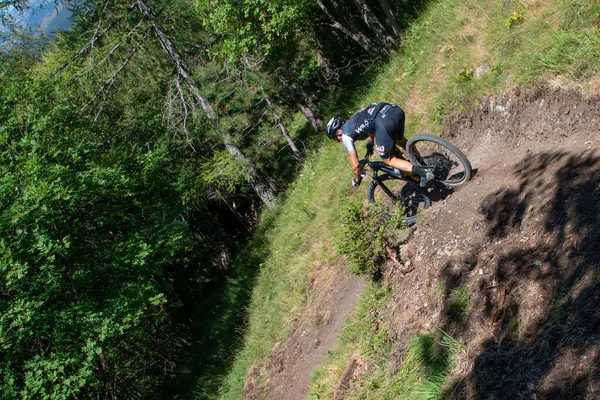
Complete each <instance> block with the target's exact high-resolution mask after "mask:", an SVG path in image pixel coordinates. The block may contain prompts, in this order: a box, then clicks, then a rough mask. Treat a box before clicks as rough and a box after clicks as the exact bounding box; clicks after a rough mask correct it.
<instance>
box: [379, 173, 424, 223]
mask: <svg viewBox="0 0 600 400" xmlns="http://www.w3.org/2000/svg"><path fill="white" fill-rule="evenodd" d="M368 199H369V203H373V204H376V205H377V206H378V207H380V208H381V211H382V212H383V214H384V215H385V216H386V217H388V218H391V217H393V216H394V215H399V214H401V215H402V222H403V223H404V224H406V225H408V226H410V225H413V224H414V223H416V222H417V214H418V213H419V212H420V211H422V210H424V209H426V208H429V207H431V199H430V198H429V196H428V195H427V194H426V193H425V191H423V189H421V188H420V187H419V186H418V185H416V184H414V183H412V182H407V181H405V180H402V179H398V178H397V177H395V176H392V175H381V176H379V177H377V179H376V180H373V181H372V182H371V185H370V186H369V192H368Z"/></svg>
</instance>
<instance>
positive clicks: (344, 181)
mask: <svg viewBox="0 0 600 400" xmlns="http://www.w3.org/2000/svg"><path fill="white" fill-rule="evenodd" d="M599 15H600V3H598V2H593V1H592V2H590V1H586V0H555V1H547V2H546V1H541V0H528V1H511V2H504V1H503V2H498V1H492V0H465V1H460V2H458V1H452V0H439V1H434V2H432V3H431V4H430V6H429V7H428V9H427V10H426V11H425V12H424V13H423V14H422V16H421V17H420V18H419V19H418V20H417V21H416V22H415V23H414V24H413V25H412V26H411V27H410V28H409V29H408V31H407V32H405V34H404V37H403V39H402V41H401V43H400V46H399V48H398V50H397V51H396V52H395V53H394V54H393V56H392V58H391V60H390V61H389V63H388V64H386V65H385V66H380V68H381V73H380V74H379V75H377V76H376V77H375V78H374V79H373V80H372V82H370V83H369V85H368V86H366V87H368V89H364V87H363V89H360V90H361V92H358V91H357V92H356V93H355V95H354V96H353V97H352V98H350V99H348V101H347V102H346V103H345V104H344V107H343V109H339V110H333V111H331V110H330V111H331V112H332V113H335V114H337V115H341V116H345V117H348V116H350V115H351V114H352V112H353V111H354V110H356V109H357V108H359V107H360V106H362V105H364V104H367V103H370V102H374V101H388V102H392V103H396V104H398V105H400V106H402V108H404V110H405V111H406V114H407V129H406V132H407V136H411V135H414V134H417V133H420V132H423V131H428V132H430V133H439V131H440V129H441V127H442V125H443V123H444V121H445V119H446V118H448V117H449V116H451V115H454V114H459V113H461V112H464V111H466V110H467V109H469V108H470V107H473V106H476V105H478V102H479V101H480V99H481V98H482V97H483V96H484V95H488V94H489V95H493V94H501V93H503V92H505V91H508V90H509V89H510V88H512V87H513V86H514V85H522V86H525V87H531V86H533V85H535V84H536V83H537V82H539V80H540V79H548V80H553V81H554V82H562V83H563V84H565V85H576V86H578V87H581V88H587V87H589V86H590V80H591V78H592V77H593V76H594V74H598V71H599V70H600V33H599V26H600V17H599ZM485 66H487V68H486V70H487V72H486V73H485V74H483V75H481V76H478V72H477V71H478V69H479V68H480V67H485ZM327 117H329V115H328V116H327ZM323 142H324V141H323ZM313 143H314V142H313ZM347 164H348V161H347V157H346V156H345V154H344V152H343V150H342V149H341V148H340V147H339V146H337V145H336V144H327V145H325V146H322V147H321V149H320V150H319V151H318V152H316V153H315V154H314V155H313V156H311V157H309V159H308V161H307V163H306V165H305V166H304V168H303V169H302V170H301V173H300V174H299V176H298V179H297V181H296V182H295V184H294V185H293V187H292V188H291V189H290V191H289V192H288V195H287V196H288V197H287V199H286V200H285V203H284V204H281V205H280V208H279V209H278V210H277V211H276V212H275V213H274V214H271V215H266V216H265V217H266V218H267V219H270V221H271V224H272V225H271V228H269V230H268V232H267V233H266V234H265V236H264V238H263V239H261V240H265V241H267V243H268V249H269V250H268V252H267V253H268V255H267V256H266V258H265V260H264V261H263V263H262V265H261V272H260V274H259V276H258V278H257V280H256V283H255V285H254V289H253V292H252V302H251V304H250V306H249V309H248V324H247V329H246V332H245V335H244V343H243V345H242V346H241V349H240V351H239V353H238V354H237V356H236V358H235V360H234V365H233V368H232V370H231V372H230V374H229V376H228V377H227V379H226V381H225V382H224V384H223V386H222V389H221V397H222V398H224V399H238V398H242V397H243V395H244V381H245V378H246V376H247V374H248V372H249V370H250V369H251V368H252V366H253V365H256V364H257V363H258V362H260V361H261V360H263V359H264V357H265V356H267V355H268V354H270V352H271V351H272V349H273V346H274V345H275V343H277V342H278V341H282V340H284V339H285V337H286V334H287V333H288V330H287V329H286V327H287V326H288V322H289V319H290V318H292V317H293V316H294V315H295V314H297V313H299V312H301V309H302V307H303V305H305V304H306V302H307V290H306V287H307V282H308V279H309V277H310V276H311V274H315V273H316V271H319V273H327V268H323V266H324V265H328V266H330V268H332V267H333V266H339V263H341V261H340V259H339V256H338V253H337V250H336V248H335V247H336V245H335V242H334V241H333V239H332V235H334V234H336V233H339V229H340V220H339V216H340V214H339V207H340V205H341V204H343V203H344V202H346V201H348V198H349V197H353V196H354V197H355V198H357V199H362V198H364V196H365V195H366V188H365V187H360V188H358V189H354V188H350V185H349V182H350V179H351V174H350V172H349V168H348V165H347ZM257 240H258V239H257ZM389 293H390V289H389V288H383V287H379V286H377V285H373V286H372V287H371V288H369V289H368V290H367V294H366V295H365V297H364V299H362V300H361V302H360V303H359V307H358V310H357V311H356V313H355V314H354V315H353V317H352V318H351V320H350V321H349V322H348V324H347V325H346V327H345V329H344V332H343V334H342V338H341V341H340V343H341V344H340V346H339V347H338V349H336V350H335V351H333V352H331V353H330V358H329V360H328V362H327V363H325V364H324V365H323V366H321V367H319V368H318V369H317V370H316V371H315V373H314V374H313V377H312V383H311V396H312V398H330V397H331V395H332V394H333V391H334V390H335V388H336V386H337V385H338V384H339V382H340V380H341V377H342V374H343V372H344V369H345V367H346V365H347V364H348V360H349V359H350V358H351V357H354V358H358V359H360V360H361V361H362V362H364V363H366V364H369V365H372V366H373V367H372V368H370V369H367V372H365V374H364V375H362V376H361V377H359V378H358V380H357V381H356V382H354V386H353V388H354V389H353V390H354V391H353V392H351V393H348V394H347V397H346V398H349V399H354V398H377V399H386V398H390V399H391V398H394V399H395V398H405V399H429V398H439V395H440V393H441V388H442V387H443V384H444V382H445V380H446V379H447V377H448V376H449V375H450V374H451V373H452V368H453V366H454V361H453V360H454V356H455V355H456V354H457V353H458V352H460V349H461V345H460V344H459V343H458V342H457V341H456V340H454V339H453V338H451V337H449V336H448V335H447V334H445V333H444V332H435V333H431V334H425V335H423V334H421V335H417V336H415V337H414V338H413V339H412V340H411V342H410V347H409V351H408V353H407V355H406V359H405V361H404V363H403V365H402V368H401V370H400V371H399V372H398V373H396V374H393V375H391V376H390V375H389V371H388V370H387V368H388V364H389V363H388V361H389V359H388V357H389V353H390V350H391V346H392V341H391V339H390V337H389V335H388V332H387V331H386V326H385V323H383V322H382V320H381V319H379V315H380V314H379V313H380V310H382V309H383V308H384V307H385V303H386V301H387V295H388V294H389ZM452 296H453V297H452V301H453V302H454V303H456V304H457V305H458V309H459V310H460V311H461V315H460V317H461V319H462V318H463V317H465V316H466V315H467V313H468V312H469V309H468V303H469V299H470V297H469V293H468V292H466V291H465V290H464V288H463V289H461V288H459V289H457V290H456V291H455V292H453V294H452ZM240 312H242V310H240ZM404 340H407V338H405V339H404Z"/></svg>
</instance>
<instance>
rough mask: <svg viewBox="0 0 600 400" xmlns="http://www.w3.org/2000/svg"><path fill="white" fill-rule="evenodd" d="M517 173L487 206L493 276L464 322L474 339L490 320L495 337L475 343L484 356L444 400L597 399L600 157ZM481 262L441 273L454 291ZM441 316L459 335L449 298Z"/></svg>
mask: <svg viewBox="0 0 600 400" xmlns="http://www.w3.org/2000/svg"><path fill="white" fill-rule="evenodd" d="M513 176H514V179H515V180H516V181H517V182H518V183H519V184H518V186H516V187H514V186H513V187H509V188H504V189H500V190H497V191H496V192H495V193H492V194H490V195H488V196H487V197H485V198H484V199H483V201H482V203H481V207H480V212H481V214H482V215H483V217H484V220H485V225H486V226H485V229H486V231H487V232H486V235H487V238H486V239H487V243H490V248H491V249H492V252H493V254H492V253H491V252H490V254H489V257H490V258H492V259H493V265H494V269H493V273H492V275H493V276H492V279H489V280H487V281H486V282H485V283H481V284H480V287H479V288H478V289H479V290H476V291H475V292H476V293H481V294H480V295H479V297H477V298H474V299H473V301H472V308H471V311H474V312H472V313H471V315H468V316H466V317H465V320H464V321H463V327H462V335H463V337H468V334H466V333H465V330H466V329H468V326H469V324H475V323H478V324H481V325H486V324H487V326H489V330H490V331H491V332H493V334H492V335H487V336H486V337H492V338H491V339H486V340H485V341H484V342H483V343H482V344H481V345H479V346H473V349H474V350H473V351H477V352H478V353H479V354H478V355H476V356H475V357H473V356H470V357H469V359H471V360H473V359H474V363H473V364H472V365H470V366H469V368H467V369H468V370H469V371H470V372H468V373H465V374H462V376H461V378H460V379H458V380H456V381H455V382H452V383H451V385H450V386H449V388H448V389H447V391H446V397H447V398H452V399H506V398H515V399H516V398H527V399H532V398H533V399H592V398H598V397H599V396H600V368H599V367H600V276H599V272H600V271H599V267H600V222H599V221H600V156H599V155H598V153H597V152H596V153H594V152H592V151H588V152H584V153H579V154H575V153H567V152H546V153H540V154H537V155H533V156H528V157H526V158H524V159H523V160H521V161H520V162H518V163H517V164H516V165H515V166H514V167H513ZM482 250H483V249H478V251H482ZM489 251H490V250H489V249H488V252H489ZM483 258H485V257H483ZM481 260H482V256H481V255H479V256H477V257H475V256H472V257H471V259H465V260H462V263H463V266H462V267H461V271H462V272H460V273H458V274H455V273H453V270H454V266H453V264H452V262H449V263H448V264H447V265H446V266H445V268H444V269H443V270H442V278H443V279H444V280H445V290H446V292H448V293H449V292H450V291H451V290H452V289H453V288H456V287H458V286H459V285H463V284H465V281H466V279H467V275H468V273H469V272H470V271H472V270H473V269H475V268H479V265H480V263H481V262H482V261H481ZM465 265H466V266H467V268H466V269H465V268H464V266H465ZM465 272H466V273H465ZM491 292H493V293H494V294H493V295H491V294H490V293H491ZM476 296H477V295H476ZM447 297H448V296H447ZM443 313H445V320H446V321H447V324H446V326H442V328H443V329H447V330H449V331H452V330H455V331H456V327H455V325H456V324H455V322H456V315H455V313H456V310H454V309H453V304H452V302H451V301H447V302H446V304H444V309H443ZM475 314H477V316H475ZM475 318H481V320H478V321H475ZM469 319H471V320H469ZM453 324H454V325H453ZM465 327H467V328H465ZM455 333H456V334H461V333H460V332H455ZM471 339H472V340H474V341H476V340H477V338H472V337H471Z"/></svg>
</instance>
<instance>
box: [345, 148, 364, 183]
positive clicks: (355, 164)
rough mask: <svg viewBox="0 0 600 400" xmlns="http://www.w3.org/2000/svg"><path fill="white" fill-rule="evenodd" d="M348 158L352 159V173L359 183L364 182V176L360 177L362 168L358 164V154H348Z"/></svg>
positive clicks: (354, 152)
mask: <svg viewBox="0 0 600 400" xmlns="http://www.w3.org/2000/svg"><path fill="white" fill-rule="evenodd" d="M348 158H349V159H350V167H351V168H352V173H353V174H354V178H355V179H356V181H357V182H360V181H361V180H362V176H360V172H361V168H360V165H359V162H358V154H357V153H356V151H353V152H351V153H348Z"/></svg>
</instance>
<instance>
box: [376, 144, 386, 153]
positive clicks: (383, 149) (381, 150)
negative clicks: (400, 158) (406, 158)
mask: <svg viewBox="0 0 600 400" xmlns="http://www.w3.org/2000/svg"><path fill="white" fill-rule="evenodd" d="M377 153H379V155H380V156H383V155H385V146H384V145H381V146H380V145H377Z"/></svg>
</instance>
